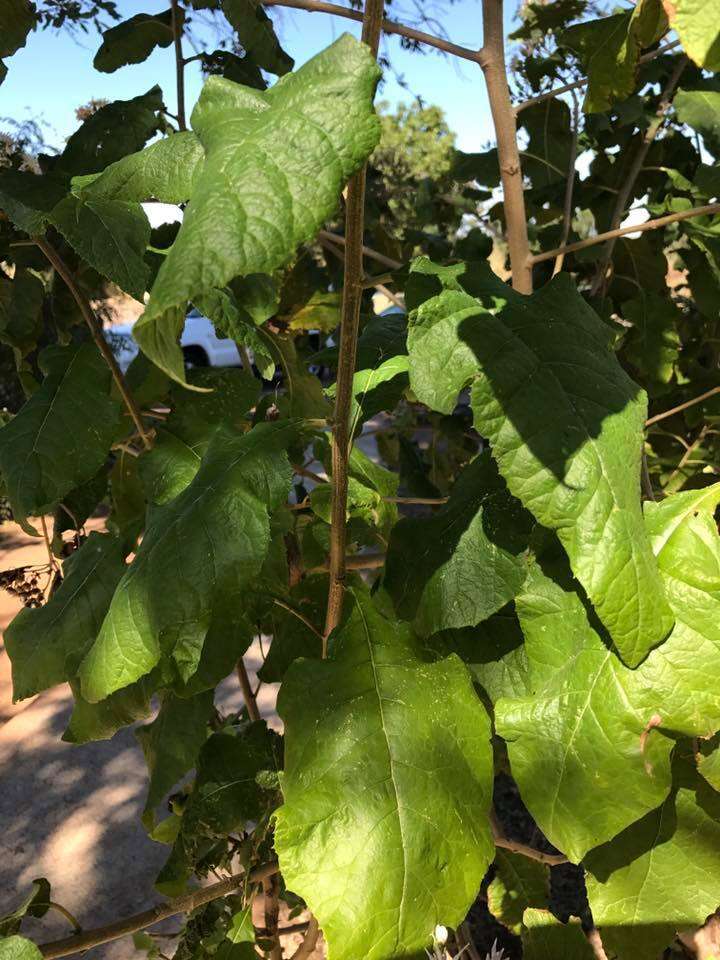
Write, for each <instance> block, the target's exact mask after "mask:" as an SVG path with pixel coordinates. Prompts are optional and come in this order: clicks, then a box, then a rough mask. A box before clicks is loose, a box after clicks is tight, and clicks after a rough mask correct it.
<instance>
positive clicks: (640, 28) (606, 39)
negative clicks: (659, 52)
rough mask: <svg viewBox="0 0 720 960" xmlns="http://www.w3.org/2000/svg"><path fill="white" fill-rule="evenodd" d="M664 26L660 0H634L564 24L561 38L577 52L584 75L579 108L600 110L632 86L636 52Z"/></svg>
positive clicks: (628, 93) (664, 17) (633, 87)
mask: <svg viewBox="0 0 720 960" xmlns="http://www.w3.org/2000/svg"><path fill="white" fill-rule="evenodd" d="M666 30H667V17H666V16H665V12H664V10H663V5H662V3H661V2H660V0H638V3H637V4H636V5H635V7H634V8H633V9H632V10H627V11H625V12H623V13H618V14H615V15H614V16H611V17H603V18H602V19H600V20H589V21H587V22H585V23H578V24H576V25H575V26H572V27H568V29H567V30H564V31H563V32H562V33H561V42H562V43H563V44H564V45H565V46H568V47H570V49H571V50H574V51H575V53H577V55H578V57H579V58H580V61H581V63H582V66H583V70H584V72H585V74H586V75H587V77H588V90H587V95H586V97H585V103H584V107H583V109H584V110H585V112H586V113H602V112H604V111H606V110H608V109H609V108H610V106H611V104H612V103H613V102H614V101H615V100H624V99H626V98H627V97H629V96H630V94H631V93H632V92H633V91H634V89H635V82H636V77H637V70H638V60H639V57H640V53H641V51H642V50H643V49H645V48H646V47H649V46H651V45H652V44H653V43H655V42H657V41H658V40H659V39H660V37H662V35H663V34H664V33H665V31H666Z"/></svg>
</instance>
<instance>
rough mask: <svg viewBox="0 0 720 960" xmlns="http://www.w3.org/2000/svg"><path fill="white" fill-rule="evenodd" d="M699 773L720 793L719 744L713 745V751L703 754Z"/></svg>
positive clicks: (699, 760)
mask: <svg viewBox="0 0 720 960" xmlns="http://www.w3.org/2000/svg"><path fill="white" fill-rule="evenodd" d="M698 771H699V773H700V775H701V776H702V777H704V778H705V780H707V782H708V783H709V784H710V786H711V787H713V789H714V790H717V791H718V793H720V747H718V745H717V743H713V744H712V748H711V749H708V750H707V752H703V753H702V755H701V756H700V758H699V759H698Z"/></svg>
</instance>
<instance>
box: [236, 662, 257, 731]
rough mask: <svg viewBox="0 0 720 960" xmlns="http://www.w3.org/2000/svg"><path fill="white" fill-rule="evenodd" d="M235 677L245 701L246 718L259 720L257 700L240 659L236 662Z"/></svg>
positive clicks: (245, 668) (243, 663)
mask: <svg viewBox="0 0 720 960" xmlns="http://www.w3.org/2000/svg"><path fill="white" fill-rule="evenodd" d="M237 676H238V680H239V681H240V689H241V690H242V695H243V700H244V701H245V708H246V709H247V712H248V716H249V717H250V719H251V720H260V719H261V717H260V711H259V710H258V705H257V700H256V699H255V694H254V693H253V690H252V687H251V685H250V677H248V672H247V667H246V666H245V661H244V659H243V658H242V657H240V659H239V660H238V662H237Z"/></svg>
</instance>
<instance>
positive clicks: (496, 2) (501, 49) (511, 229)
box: [480, 0, 532, 293]
mask: <svg viewBox="0 0 720 960" xmlns="http://www.w3.org/2000/svg"><path fill="white" fill-rule="evenodd" d="M482 9H483V54H484V55H483V58H482V60H481V61H480V66H481V67H482V70H483V73H484V74H485V82H486V84H487V92H488V100H489V101H490V112H491V114H492V119H493V124H494V126H495V138H496V140H497V152H498V163H499V165H500V176H501V178H502V187H503V208H504V211H505V232H506V237H507V243H508V251H509V253H510V269H511V270H512V285H513V288H514V289H515V290H518V291H519V292H520V293H532V268H531V264H530V260H529V257H530V245H529V243H528V232H527V216H526V213H525V198H524V196H523V179H522V168H521V166H520V151H519V150H518V145H517V129H516V123H515V112H514V110H513V106H512V103H511V102H510V90H509V88H508V82H507V68H506V66H505V33H504V28H503V2H502V0H483V5H482Z"/></svg>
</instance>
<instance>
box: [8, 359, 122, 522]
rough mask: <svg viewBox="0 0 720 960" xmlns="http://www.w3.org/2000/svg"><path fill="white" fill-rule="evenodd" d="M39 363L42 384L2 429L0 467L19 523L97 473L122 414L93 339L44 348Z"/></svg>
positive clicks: (56, 501)
mask: <svg viewBox="0 0 720 960" xmlns="http://www.w3.org/2000/svg"><path fill="white" fill-rule="evenodd" d="M39 364H40V367H41V369H42V370H43V372H44V373H45V378H44V380H43V382H42V384H41V385H40V387H39V388H38V389H37V390H36V391H35V393H34V394H33V395H32V397H31V398H30V399H29V400H28V401H27V403H25V405H24V406H23V407H22V408H21V410H20V412H19V413H18V414H17V416H15V417H14V418H13V419H12V420H11V421H10V423H8V424H7V425H6V426H4V427H3V428H2V430H0V470H1V471H2V475H3V477H4V479H5V483H6V486H7V491H8V497H9V498H10V502H11V504H12V508H13V513H14V515H15V517H16V518H17V519H18V521H20V522H22V521H24V520H25V518H26V517H28V516H39V515H41V514H43V513H49V512H50V511H52V510H53V508H54V507H55V506H56V504H58V503H59V502H60V501H61V500H62V499H63V497H64V496H65V495H66V494H68V493H69V492H70V491H71V490H74V489H75V488H76V487H78V486H80V485H81V484H83V483H85V482H86V481H87V480H90V479H91V477H93V476H95V474H96V473H97V471H98V470H99V468H100V467H101V466H102V464H103V462H104V461H105V458H106V457H107V455H108V451H109V449H110V444H111V443H112V441H113V437H114V434H115V430H116V427H117V422H118V415H119V408H118V404H117V403H115V402H114V401H113V400H111V399H110V397H109V390H110V371H109V369H108V367H107V366H106V364H105V361H104V360H103V358H102V357H101V356H100V354H99V352H98V349H97V347H96V346H95V344H93V343H85V344H81V345H79V346H78V345H72V346H68V347H59V346H52V347H46V348H45V350H43V352H42V353H41V354H40V358H39Z"/></svg>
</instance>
